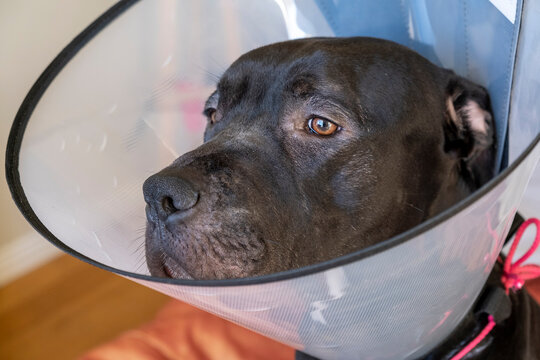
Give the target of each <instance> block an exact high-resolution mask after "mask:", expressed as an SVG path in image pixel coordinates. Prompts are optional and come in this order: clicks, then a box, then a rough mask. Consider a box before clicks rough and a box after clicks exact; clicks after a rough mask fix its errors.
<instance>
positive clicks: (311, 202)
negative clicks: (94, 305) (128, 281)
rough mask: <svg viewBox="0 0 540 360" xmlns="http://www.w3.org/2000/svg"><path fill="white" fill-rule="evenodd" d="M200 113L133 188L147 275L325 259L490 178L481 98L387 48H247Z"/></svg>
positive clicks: (410, 221) (364, 42) (491, 143)
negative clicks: (197, 132)
mask: <svg viewBox="0 0 540 360" xmlns="http://www.w3.org/2000/svg"><path fill="white" fill-rule="evenodd" d="M205 115H206V116H207V118H208V126H207V129H206V133H205V139H204V140H205V144H204V145H202V146H200V147H199V148H197V149H195V150H194V151H192V152H190V153H187V154H185V155H183V156H181V157H180V158H178V159H177V160H176V161H175V162H174V163H173V164H172V165H170V166H169V167H167V168H166V169H164V170H162V171H161V172H159V173H158V174H156V175H153V176H152V177H150V178H149V179H148V180H147V181H146V182H145V184H144V195H145V200H146V202H147V203H148V206H147V218H148V224H147V230H146V256H147V262H148V266H149V269H150V271H151V273H152V274H153V275H155V276H167V277H176V278H194V279H222V278H236V277H246V276H256V275H262V274H267V273H272V272H277V271H282V270H287V269H291V268H296V267H301V266H304V265H308V264H313V263H316V262H319V261H323V260H327V259H330V258H334V257H337V256H340V255H343V254H346V253H350V252H353V251H355V250H358V249H361V248H364V247H367V246H370V245H373V244H375V243H377V242H380V241H383V240H385V239H388V238H390V237H392V236H394V235H397V234H399V233H401V232H403V231H405V230H407V229H409V228H411V227H413V226H415V225H417V224H419V223H421V222H422V221H424V220H426V219H428V218H429V217H432V216H433V215H435V214H437V213H438V212H440V211H442V210H444V209H446V208H447V207H449V206H450V205H452V204H454V203H456V202H457V201H459V200H461V199H463V198H465V197H466V196H467V195H469V194H470V193H471V192H473V191H474V190H475V189H477V188H478V187H480V186H481V185H482V184H484V183H485V182H486V181H487V180H489V179H490V178H491V177H492V176H493V174H494V151H495V135H494V133H495V132H494V125H493V121H492V115H491V109H490V103H489V97H488V95H487V93H486V91H485V90H484V89H483V88H482V87H480V86H477V85H475V84H473V83H471V82H469V81H467V80H466V79H463V78H461V77H459V76H456V75H455V74H454V73H453V72H451V71H448V70H445V69H441V68H439V67H437V66H435V65H433V64H431V63H430V62H429V61H427V60H425V59H424V58H422V57H421V56H419V55H418V54H416V53H414V52H412V51H410V50H408V49H406V48H404V47H402V46H399V45H397V44H395V43H391V42H388V41H383V40H377V39H371V38H347V39H337V38H332V39H327V38H313V39H303V40H295V41H288V42H283V43H278V44H273V45H269V46H265V47H262V48H259V49H256V50H253V51H251V52H249V53H247V54H245V55H243V56H242V57H240V59H238V60H237V61H236V62H235V63H234V64H233V65H232V66H231V67H230V68H229V69H228V70H227V71H226V72H225V74H224V75H223V76H222V77H221V79H220V81H219V84H218V86H217V90H216V91H215V92H214V93H213V94H212V95H211V96H210V98H209V99H208V101H207V103H206V110H205ZM524 303H525V300H522V301H520V303H519V305H520V306H521V305H522V304H524ZM529 303H530V300H529V302H527V304H529ZM531 306H532V305H531ZM535 311H536V310H535ZM536 315H538V311H537V314H536ZM520 316H521V315H520ZM536 318H537V319H538V316H537V317H536ZM471 321H472V320H471ZM520 326H521V325H520ZM468 328H470V326H469V325H467V324H465V323H464V324H463V326H462V327H460V329H468ZM512 329H513V328H512ZM458 330H459V329H458ZM458 332H459V331H458ZM510 332H512V330H510ZM512 334H514V333H512ZM530 334H540V332H539V329H538V326H537V327H536V332H532V333H530ZM455 337H456V339H460V337H459V333H458V334H457V335H456V336H455ZM521 339H523V338H521ZM494 342H496V341H494ZM448 346H450V347H452V345H448ZM531 346H532V345H530V344H529V345H528V347H527V349H530V351H531V352H530V355H529V356H533V355H532V354H533V353H534V352H533V351H532V348H531ZM491 348H495V345H494V346H492V347H491ZM520 349H525V346H521V347H520ZM537 350H538V349H537ZM527 351H529V350H527ZM536 354H540V351H536ZM484 355H485V354H484ZM482 356H483V355H482ZM438 358H441V359H442V358H444V357H443V356H442V355H441V356H440V357H437V359H438ZM478 358H479V359H480V358H482V359H483V358H486V357H485V356H484V357H478ZM489 358H490V359H491V358H493V359H503V358H504V359H513V358H516V359H536V358H535V357H489ZM434 359H435V358H434ZM471 359H472V358H471ZM475 359H476V358H475Z"/></svg>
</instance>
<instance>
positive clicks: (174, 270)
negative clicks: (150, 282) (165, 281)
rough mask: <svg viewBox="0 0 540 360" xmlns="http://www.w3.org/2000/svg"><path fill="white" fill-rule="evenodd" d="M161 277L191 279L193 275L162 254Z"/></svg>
mask: <svg viewBox="0 0 540 360" xmlns="http://www.w3.org/2000/svg"><path fill="white" fill-rule="evenodd" d="M162 271H163V274H162V275H163V277H166V278H171V279H184V280H192V279H193V277H192V276H191V275H190V274H189V273H188V272H187V271H186V270H185V269H184V268H183V267H182V266H181V265H180V264H178V262H176V261H174V260H173V259H171V258H170V257H168V256H167V255H164V256H163V265H162Z"/></svg>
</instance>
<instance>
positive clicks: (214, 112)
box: [204, 108, 217, 125]
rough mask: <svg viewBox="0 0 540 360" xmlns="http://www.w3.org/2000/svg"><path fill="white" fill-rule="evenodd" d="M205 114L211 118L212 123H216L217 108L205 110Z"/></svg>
mask: <svg viewBox="0 0 540 360" xmlns="http://www.w3.org/2000/svg"><path fill="white" fill-rule="evenodd" d="M204 115H205V116H206V117H207V118H208V120H210V124H212V125H213V124H215V123H216V121H217V110H216V109H214V108H208V109H206V110H204Z"/></svg>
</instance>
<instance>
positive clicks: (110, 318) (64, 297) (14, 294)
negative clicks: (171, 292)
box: [0, 255, 169, 360]
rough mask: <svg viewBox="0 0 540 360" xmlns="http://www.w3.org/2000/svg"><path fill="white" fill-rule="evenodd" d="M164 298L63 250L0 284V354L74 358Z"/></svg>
mask: <svg viewBox="0 0 540 360" xmlns="http://www.w3.org/2000/svg"><path fill="white" fill-rule="evenodd" d="M168 299H169V298H167V297H166V296H164V295H161V294H159V293H157V292H155V291H153V290H150V289H147V288H145V287H143V286H141V285H138V284H136V283H134V282H131V281H129V280H126V279H124V278H121V277H119V276H117V275H114V274H111V273H108V272H106V271H104V270H101V269H98V268H95V267H93V266H91V265H88V264H85V263H83V262H81V261H79V260H76V259H74V258H72V257H70V256H67V255H62V256H61V257H59V258H58V259H55V260H54V261H52V262H51V263H49V264H46V265H45V266H43V267H41V268H39V269H37V270H35V271H33V272H32V273H30V274H28V275H26V276H24V277H22V278H20V279H18V280H16V281H15V282H12V283H11V284H8V285H7V286H5V287H3V288H0V359H2V360H18V359H21V360H23V359H24V360H33V359H40V360H41V359H45V360H47V359H54V360H62V359H75V358H77V357H78V356H79V355H81V354H82V353H84V352H85V351H87V350H88V349H90V348H92V347H94V346H95V345H97V344H100V343H102V342H104V341H107V340H109V339H112V338H114V337H115V336H117V335H118V334H120V333H121V332H123V331H125V330H127V329H129V328H131V327H134V326H137V325H140V324H143V323H145V322H147V321H148V320H150V319H151V318H152V317H153V315H154V314H155V313H156V311H157V310H158V309H159V308H160V307H161V306H163V305H164V304H165V302H167V301H168Z"/></svg>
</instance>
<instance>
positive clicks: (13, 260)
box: [0, 231, 62, 287]
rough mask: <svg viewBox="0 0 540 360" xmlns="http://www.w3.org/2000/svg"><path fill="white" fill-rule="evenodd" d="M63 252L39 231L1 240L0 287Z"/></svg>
mask: <svg viewBox="0 0 540 360" xmlns="http://www.w3.org/2000/svg"><path fill="white" fill-rule="evenodd" d="M61 253H62V252H61V251H60V250H58V249H57V248H55V247H54V246H53V245H52V244H50V243H49V242H48V241H47V240H45V239H44V238H43V237H41V236H40V235H39V234H38V233H37V232H34V231H32V232H28V233H26V234H24V235H23V236H20V237H18V238H15V239H11V240H8V241H5V242H0V287H1V286H4V285H6V284H8V283H9V282H11V281H13V280H15V279H17V278H18V277H20V276H22V275H25V274H27V273H28V272H30V271H32V270H34V269H35V268H37V267H39V266H40V265H43V264H45V263H46V262H48V261H50V260H52V259H54V258H55V257H57V256H58V255H60V254H61Z"/></svg>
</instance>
